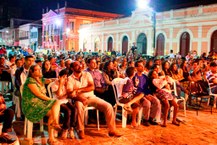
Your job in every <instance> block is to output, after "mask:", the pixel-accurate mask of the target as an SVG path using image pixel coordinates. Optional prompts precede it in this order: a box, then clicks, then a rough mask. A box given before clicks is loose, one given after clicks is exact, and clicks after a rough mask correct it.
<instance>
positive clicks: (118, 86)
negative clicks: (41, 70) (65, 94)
mask: <svg viewBox="0 0 217 145" xmlns="http://www.w3.org/2000/svg"><path fill="white" fill-rule="evenodd" d="M126 81H127V80H126V79H122V78H116V79H114V80H113V81H112V87H113V91H114V94H115V99H116V104H115V106H114V112H115V114H117V111H118V106H120V107H121V112H122V113H121V114H122V128H125V127H126V125H127V115H128V114H129V112H127V111H126V110H124V108H123V106H124V104H123V103H120V102H119V97H120V96H121V94H122V88H123V85H124V84H126ZM53 84H54V82H52V83H50V84H49V85H48V94H49V97H52V96H53V95H52V90H51V87H52V85H53ZM175 84H176V83H174V88H176V86H175ZM22 91H23V86H21V87H20V92H21V95H22ZM173 91H174V93H175V95H177V92H176V89H174V90H173ZM17 98H19V97H17ZM177 101H183V102H184V115H185V116H186V108H185V106H186V102H185V100H183V99H179V100H177ZM19 104H20V103H18V102H17V103H16V108H20V106H19ZM89 110H96V113H97V114H96V115H97V129H98V130H99V129H100V127H99V110H98V109H96V108H95V107H92V106H88V107H87V108H86V110H85V125H87V123H88V111H89ZM142 111H143V109H142V108H141V109H140V111H139V114H138V118H137V123H138V125H140V124H141V120H142V114H143V112H142ZM43 130H44V129H43V120H41V121H40V132H43ZM32 132H33V123H32V122H31V121H29V120H28V119H27V118H25V123H24V135H27V138H32Z"/></svg>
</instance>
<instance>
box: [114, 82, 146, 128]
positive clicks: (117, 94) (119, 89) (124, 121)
mask: <svg viewBox="0 0 217 145" xmlns="http://www.w3.org/2000/svg"><path fill="white" fill-rule="evenodd" d="M126 82H127V79H122V78H115V79H114V80H113V81H112V87H113V91H114V94H115V100H116V104H115V106H114V108H115V114H117V108H118V106H120V107H121V108H122V109H121V110H122V128H126V125H127V114H128V112H127V111H126V110H124V105H125V104H123V103H120V102H119V97H120V96H121V95H122V89H123V86H124V84H126ZM141 120H142V108H141V109H140V111H139V114H138V119H137V122H138V125H140V124H141Z"/></svg>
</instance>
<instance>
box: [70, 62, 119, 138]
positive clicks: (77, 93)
mask: <svg viewBox="0 0 217 145" xmlns="http://www.w3.org/2000/svg"><path fill="white" fill-rule="evenodd" d="M71 66H72V69H73V73H72V75H70V76H69V77H68V83H67V92H68V94H69V95H70V97H72V98H73V99H75V100H76V103H75V106H76V108H77V111H78V131H79V132H78V135H79V138H81V139H83V138H84V137H85V134H84V113H85V112H84V111H85V107H87V106H94V107H96V109H99V110H100V111H102V112H104V114H105V118H106V122H107V126H108V128H109V136H114V137H120V136H121V135H120V134H119V133H117V131H116V124H115V114H114V111H113V107H112V106H111V104H109V103H108V102H106V101H104V100H102V99H100V98H98V97H97V96H95V95H94V92H93V91H94V82H93V78H92V76H91V74H90V73H89V72H85V71H83V72H82V71H81V70H82V67H81V64H80V62H79V61H75V62H73V63H72V65H71Z"/></svg>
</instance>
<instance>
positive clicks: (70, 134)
mask: <svg viewBox="0 0 217 145" xmlns="http://www.w3.org/2000/svg"><path fill="white" fill-rule="evenodd" d="M69 136H70V138H71V139H73V138H75V134H74V129H73V128H71V129H70V130H69Z"/></svg>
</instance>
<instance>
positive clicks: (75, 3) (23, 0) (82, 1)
mask: <svg viewBox="0 0 217 145" xmlns="http://www.w3.org/2000/svg"><path fill="white" fill-rule="evenodd" d="M57 2H59V3H60V7H63V6H64V2H65V0H0V5H2V4H3V3H4V6H5V3H7V4H8V5H9V6H15V7H20V8H22V12H23V16H22V18H25V19H32V20H34V19H41V14H42V8H44V9H46V7H48V8H49V9H56V8H57ZM67 2H68V7H74V8H82V9H90V10H97V11H105V12H114V13H120V14H124V15H130V14H131V11H133V10H135V8H136V0H67ZM212 3H217V0H151V3H150V5H151V6H152V7H154V9H155V10H156V11H164V10H170V9H178V8H183V7H190V6H198V5H205V4H212Z"/></svg>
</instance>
